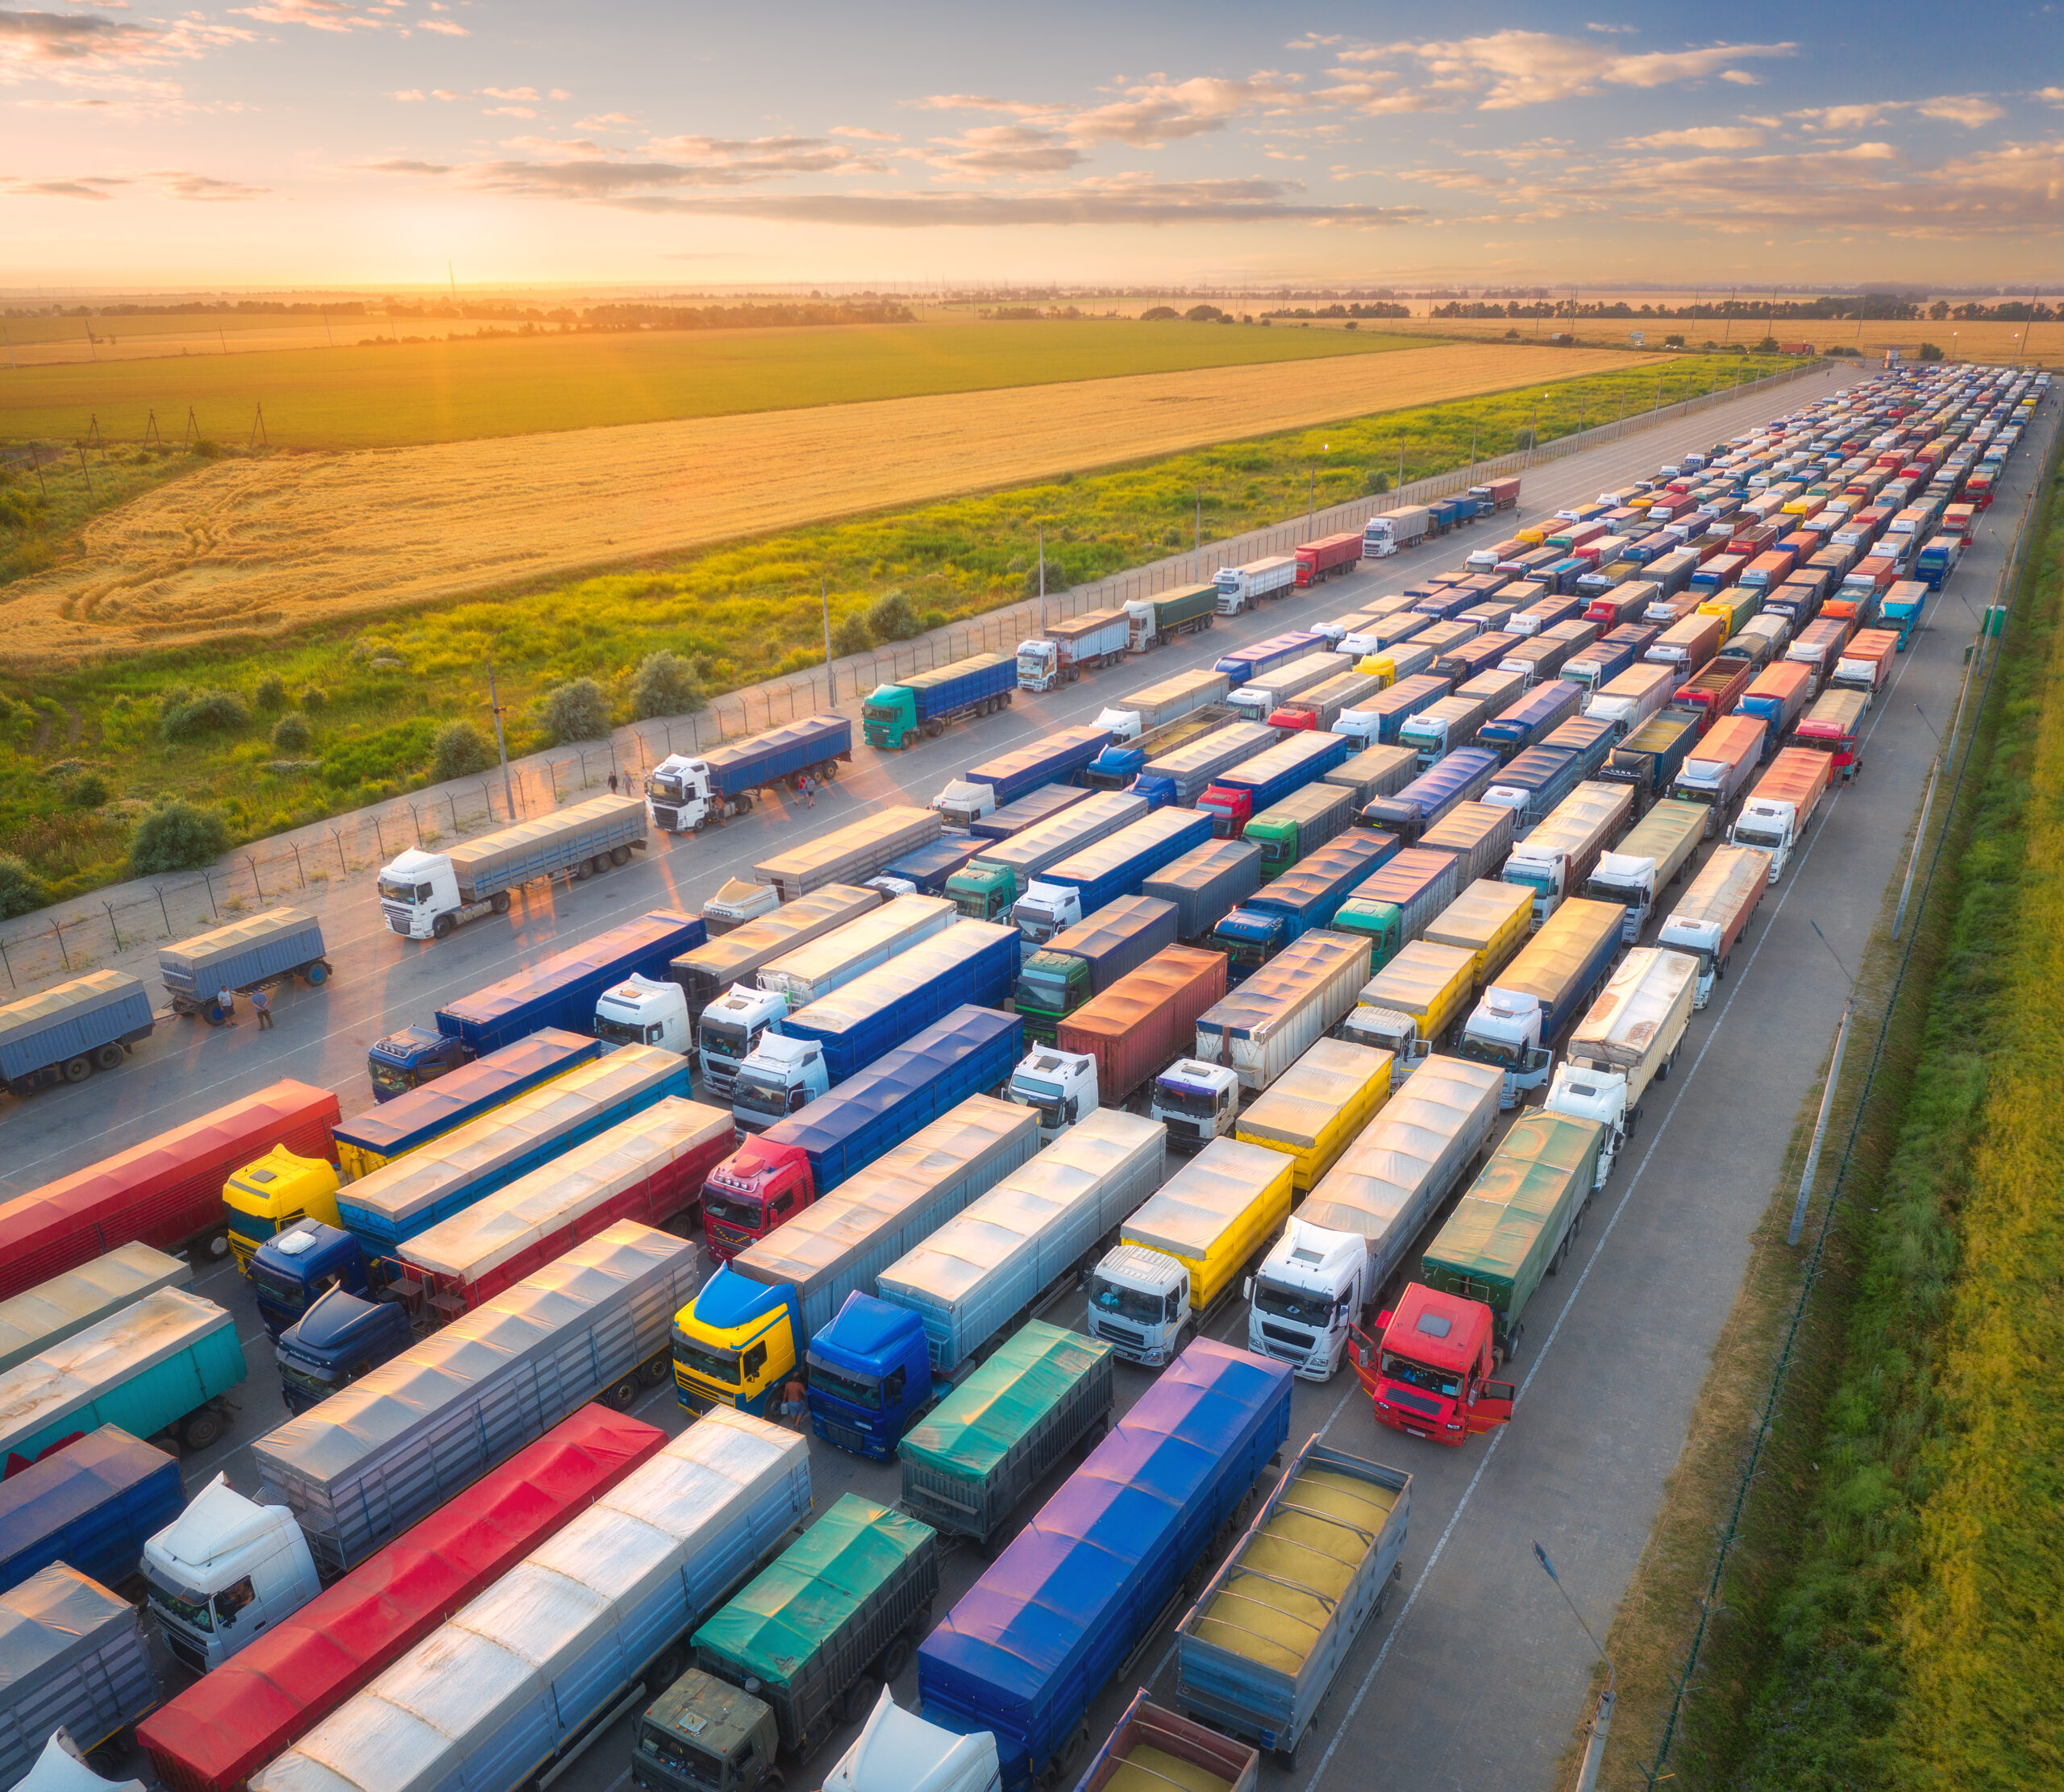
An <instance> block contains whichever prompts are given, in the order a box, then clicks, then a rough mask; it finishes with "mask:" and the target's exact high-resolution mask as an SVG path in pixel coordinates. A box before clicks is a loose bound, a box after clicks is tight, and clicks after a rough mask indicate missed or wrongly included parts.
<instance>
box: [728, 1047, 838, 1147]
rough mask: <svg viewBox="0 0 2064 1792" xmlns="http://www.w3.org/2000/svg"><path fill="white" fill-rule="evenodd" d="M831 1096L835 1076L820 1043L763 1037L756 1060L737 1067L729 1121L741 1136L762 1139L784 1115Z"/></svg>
mask: <svg viewBox="0 0 2064 1792" xmlns="http://www.w3.org/2000/svg"><path fill="white" fill-rule="evenodd" d="M830 1091H831V1076H830V1071H828V1070H827V1069H826V1066H825V1062H824V1047H823V1046H822V1044H821V1043H820V1042H818V1041H817V1040H814V1039H789V1038H784V1037H783V1036H782V1035H781V1034H780V1033H763V1034H761V1035H760V1039H759V1044H758V1045H757V1046H755V1047H754V1048H753V1050H752V1055H751V1057H749V1058H747V1059H746V1061H745V1062H743V1064H741V1065H740V1066H739V1074H738V1078H737V1080H736V1081H735V1082H734V1083H733V1085H732V1087H731V1118H732V1119H733V1120H734V1121H736V1122H737V1123H738V1129H739V1131H740V1132H741V1133H764V1132H765V1131H766V1130H767V1129H768V1127H770V1126H772V1125H773V1124H774V1122H775V1121H777V1120H779V1119H780V1118H781V1117H782V1116H784V1115H785V1114H793V1113H794V1112H797V1110H798V1109H799V1108H806V1107H808V1106H809V1104H810V1103H811V1102H813V1101H814V1100H817V1098H818V1096H821V1095H828V1094H830Z"/></svg>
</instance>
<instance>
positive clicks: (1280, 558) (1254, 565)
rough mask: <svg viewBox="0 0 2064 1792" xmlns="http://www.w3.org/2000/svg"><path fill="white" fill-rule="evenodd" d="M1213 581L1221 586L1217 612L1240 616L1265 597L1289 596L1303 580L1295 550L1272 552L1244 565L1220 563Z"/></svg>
mask: <svg viewBox="0 0 2064 1792" xmlns="http://www.w3.org/2000/svg"><path fill="white" fill-rule="evenodd" d="M1299 583H1300V580H1299V579H1298V577H1297V557H1296V555H1294V554H1273V555H1269V556H1268V557H1267V559H1259V560H1250V561H1248V562H1247V563H1246V564H1245V565H1244V566H1221V568H1219V569H1218V576H1217V578H1216V579H1215V580H1213V584H1215V585H1216V586H1217V588H1218V613H1219V614H1220V615H1221V616H1238V614H1239V613H1240V612H1241V611H1242V610H1243V609H1259V608H1260V607H1261V602H1262V600H1263V598H1265V597H1288V596H1289V594H1290V593H1291V592H1292V590H1294V589H1295V588H1296V586H1297V585H1298V584H1299Z"/></svg>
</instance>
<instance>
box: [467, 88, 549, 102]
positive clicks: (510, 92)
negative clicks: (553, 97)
mask: <svg viewBox="0 0 2064 1792" xmlns="http://www.w3.org/2000/svg"><path fill="white" fill-rule="evenodd" d="M481 92H482V93H483V94H486V95H487V97H488V98H489V99H498V100H534V99H535V98H537V97H538V90H537V89H536V88H535V87H483V88H482V89H481Z"/></svg>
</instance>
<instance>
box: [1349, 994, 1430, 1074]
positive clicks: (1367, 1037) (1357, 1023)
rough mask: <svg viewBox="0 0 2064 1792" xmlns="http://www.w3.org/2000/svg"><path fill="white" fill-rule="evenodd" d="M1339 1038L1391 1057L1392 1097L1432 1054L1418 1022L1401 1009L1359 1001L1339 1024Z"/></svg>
mask: <svg viewBox="0 0 2064 1792" xmlns="http://www.w3.org/2000/svg"><path fill="white" fill-rule="evenodd" d="M1339 1037H1341V1038H1342V1039H1345V1040H1346V1042H1348V1043H1349V1044H1350V1045H1351V1046H1373V1047H1374V1048H1375V1050H1378V1051H1387V1052H1388V1053H1389V1054H1390V1086H1391V1090H1392V1093H1393V1094H1394V1093H1396V1091H1397V1089H1398V1088H1399V1087H1400V1086H1401V1085H1402V1084H1403V1083H1404V1079H1406V1078H1407V1077H1408V1076H1409V1075H1411V1074H1412V1073H1413V1071H1416V1070H1417V1069H1418V1068H1419V1066H1421V1064H1423V1063H1425V1062H1426V1060H1427V1059H1428V1058H1431V1057H1432V1056H1433V1055H1434V1043H1433V1042H1432V1041H1431V1040H1430V1039H1421V1037H1419V1023H1418V1021H1416V1020H1415V1019H1413V1017H1412V1016H1410V1015H1409V1014H1407V1013H1405V1012H1403V1010H1401V1009H1399V1008H1378V1007H1376V1006H1375V1004H1372V1003H1369V1002H1358V1003H1357V1004H1355V1009H1354V1012H1352V1013H1350V1015H1349V1016H1348V1017H1347V1018H1346V1020H1345V1021H1342V1022H1341V1023H1340V1027H1339Z"/></svg>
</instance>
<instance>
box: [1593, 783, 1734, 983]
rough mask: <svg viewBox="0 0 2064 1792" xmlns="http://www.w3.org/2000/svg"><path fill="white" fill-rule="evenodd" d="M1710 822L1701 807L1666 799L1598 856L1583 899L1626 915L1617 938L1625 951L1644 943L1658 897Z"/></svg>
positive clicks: (1707, 812)
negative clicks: (1612, 905)
mask: <svg viewBox="0 0 2064 1792" xmlns="http://www.w3.org/2000/svg"><path fill="white" fill-rule="evenodd" d="M1711 820H1712V809H1710V808H1709V807H1708V805H1706V804H1704V803H1691V802H1686V801H1685V800H1683V799H1682V798H1681V797H1666V798H1664V799H1663V800H1662V801H1661V802H1658V804H1656V805H1655V806H1654V808H1652V809H1650V811H1649V812H1648V813H1647V814H1646V815H1644V816H1643V817H1642V818H1641V820H1640V821H1637V822H1636V823H1635V824H1634V825H1633V827H1631V828H1630V829H1628V830H1627V834H1626V837H1625V838H1624V839H1622V840H1621V842H1620V844H1619V845H1618V846H1617V847H1615V848H1614V849H1613V850H1612V851H1611V852H1608V853H1601V854H1600V855H1599V859H1598V863H1597V865H1596V867H1595V868H1594V869H1593V870H1592V874H1591V875H1590V876H1589V877H1588V878H1587V879H1585V880H1584V886H1583V893H1584V894H1585V895H1586V896H1588V897H1589V898H1590V899H1591V900H1592V901H1594V902H1617V903H1618V904H1621V907H1622V908H1625V911H1626V917H1625V920H1624V921H1622V923H1621V938H1622V939H1623V940H1625V942H1626V943H1627V944H1628V945H1629V946H1632V945H1633V943H1634V942H1635V941H1636V940H1637V939H1639V938H1641V937H1642V929H1643V928H1644V927H1646V925H1648V918H1649V917H1650V915H1651V914H1652V913H1654V910H1655V901H1656V896H1657V893H1658V892H1659V891H1662V890H1663V889H1666V888H1668V887H1669V886H1670V885H1671V884H1675V882H1676V881H1677V880H1678V879H1679V878H1681V877H1682V876H1683V875H1684V871H1685V867H1687V866H1688V865H1689V864H1690V863H1692V859H1693V857H1694V856H1695V855H1696V854H1697V852H1698V850H1699V842H1700V841H1701V840H1703V839H1704V838H1705V837H1706V826H1707V824H1708V822H1709V821H1711Z"/></svg>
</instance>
